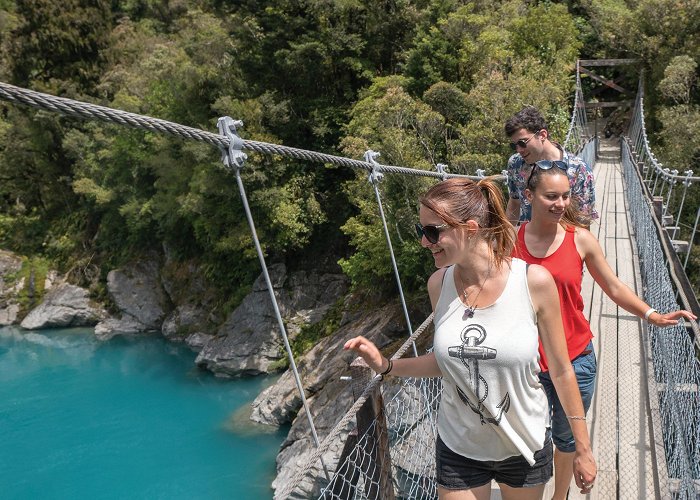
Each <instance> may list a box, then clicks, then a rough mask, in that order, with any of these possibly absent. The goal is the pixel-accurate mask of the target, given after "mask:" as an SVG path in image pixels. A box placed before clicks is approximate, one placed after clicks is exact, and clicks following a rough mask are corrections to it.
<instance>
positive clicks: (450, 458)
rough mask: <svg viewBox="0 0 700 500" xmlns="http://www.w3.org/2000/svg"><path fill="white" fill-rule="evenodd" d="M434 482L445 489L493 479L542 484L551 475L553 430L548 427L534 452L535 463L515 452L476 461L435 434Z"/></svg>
mask: <svg viewBox="0 0 700 500" xmlns="http://www.w3.org/2000/svg"><path fill="white" fill-rule="evenodd" d="M435 465H436V470H437V484H438V485H440V486H442V487H443V488H445V489H448V490H468V489H471V488H478V487H479V486H483V485H485V484H487V483H489V482H491V480H492V479H495V480H496V482H497V483H503V484H506V485H508V486H511V487H513V488H527V487H531V486H538V485H540V484H545V483H546V482H547V481H549V479H550V478H551V477H552V471H553V464H552V433H551V431H550V430H549V429H547V434H546V435H545V441H544V447H543V448H542V449H541V450H538V451H536V452H535V464H534V465H530V464H529V463H528V462H527V460H525V457H523V456H522V455H517V456H514V457H509V458H506V459H505V460H500V461H493V460H486V461H479V460H472V459H471V458H467V457H463V456H462V455H459V454H457V453H455V452H454V451H452V450H450V449H449V448H448V447H447V445H446V444H445V443H443V441H442V439H440V436H439V435H438V438H437V443H436V444H435Z"/></svg>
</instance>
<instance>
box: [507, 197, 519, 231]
mask: <svg viewBox="0 0 700 500" xmlns="http://www.w3.org/2000/svg"><path fill="white" fill-rule="evenodd" d="M506 217H508V220H509V221H510V223H511V224H513V225H514V226H517V225H518V222H519V221H520V200H518V199H516V198H508V205H506Z"/></svg>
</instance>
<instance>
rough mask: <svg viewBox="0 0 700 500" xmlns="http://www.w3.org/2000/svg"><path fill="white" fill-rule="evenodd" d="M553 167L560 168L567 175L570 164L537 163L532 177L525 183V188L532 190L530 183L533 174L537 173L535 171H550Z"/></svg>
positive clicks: (541, 161)
mask: <svg viewBox="0 0 700 500" xmlns="http://www.w3.org/2000/svg"><path fill="white" fill-rule="evenodd" d="M552 167H557V168H560V169H562V170H563V171H564V173H567V170H568V169H569V164H568V163H566V162H565V161H562V160H540V161H536V162H535V164H534V165H533V167H532V171H531V172H530V176H529V177H528V178H527V182H526V183H525V187H526V188H530V181H531V180H532V174H534V173H535V169H538V168H539V169H540V170H549V169H550V168H552Z"/></svg>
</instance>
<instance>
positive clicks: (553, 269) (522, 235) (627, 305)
mask: <svg viewBox="0 0 700 500" xmlns="http://www.w3.org/2000/svg"><path fill="white" fill-rule="evenodd" d="M566 169H567V165H566V164H565V163H563V162H537V163H535V166H534V167H533V170H532V173H531V175H530V176H529V177H528V178H527V180H526V185H527V186H526V189H525V197H526V199H527V201H528V205H529V206H530V207H531V208H532V220H531V221H530V222H525V223H523V224H522V225H520V227H519V228H518V229H517V244H516V248H515V251H514V254H513V255H514V256H515V257H518V258H520V259H522V260H524V261H525V262H528V263H529V264H539V265H541V266H544V267H545V268H546V269H547V270H548V271H549V272H550V273H551V274H552V276H553V277H554V281H555V283H556V285H557V289H558V292H559V303H560V305H561V316H562V318H563V321H564V331H565V334H566V344H567V349H568V357H569V359H570V360H571V363H572V365H573V367H574V372H575V373H576V377H577V380H578V385H579V392H580V393H581V397H582V398H583V404H584V409H585V411H586V412H587V411H588V408H589V406H590V404H591V399H592V397H593V390H594V388H595V376H596V357H595V353H594V352H593V343H592V342H591V339H592V337H593V333H591V328H590V325H589V324H588V321H587V320H586V318H585V316H584V314H583V299H582V298H581V280H582V273H583V264H584V263H585V264H586V267H587V268H588V272H589V273H590V274H591V277H592V278H593V279H594V280H595V282H596V283H598V285H599V286H600V287H601V289H602V290H603V291H604V292H605V294H606V295H607V296H608V297H610V298H611V299H612V300H613V301H614V302H615V303H616V304H617V305H618V306H620V307H622V308H623V309H625V310H626V311H629V312H630V313H632V314H634V315H636V316H639V317H640V318H644V319H645V320H647V321H648V322H649V323H652V324H654V325H656V326H669V325H675V324H676V323H677V322H678V319H679V318H686V319H689V320H690V319H697V318H696V317H695V316H694V315H693V314H692V313H690V312H688V311H673V312H669V313H666V314H661V313H659V312H657V311H656V310H655V309H653V308H651V307H650V306H649V305H648V304H646V303H645V302H644V301H643V300H642V299H640V298H639V297H637V295H635V293H634V292H633V291H632V290H631V289H630V288H629V287H628V286H627V285H625V284H624V283H622V282H621V281H620V280H619V279H618V277H617V276H616V275H615V273H614V272H613V270H612V269H611V268H610V266H609V265H608V262H607V261H606V260H605V256H604V255H603V250H602V249H601V247H600V244H599V243H598V240H597V239H596V238H595V236H593V234H591V232H590V231H588V229H585V228H584V227H583V226H586V222H587V220H586V216H585V214H582V213H581V212H580V211H579V210H578V209H577V208H576V207H575V202H574V199H573V196H572V195H571V186H570V184H569V180H568V178H567V172H566ZM542 347H543V346H540V365H541V367H542V372H541V373H540V374H539V377H540V381H541V382H542V385H543V386H544V387H545V390H546V392H547V396H548V398H549V401H550V405H551V407H552V435H553V439H554V446H555V448H556V449H555V452H554V482H555V492H554V497H553V498H555V499H563V498H566V496H567V491H568V488H569V484H571V470H572V468H571V465H572V461H573V460H574V457H575V454H574V453H573V452H574V450H575V446H576V442H575V440H574V437H575V435H572V432H571V431H572V429H571V428H570V427H569V422H568V421H567V418H566V415H567V414H568V412H566V407H565V408H564V409H562V405H561V404H560V401H559V399H558V398H557V394H559V395H561V393H560V391H559V390H558V389H556V388H555V387H554V386H553V385H552V380H553V379H552V373H551V368H550V366H549V356H548V355H547V353H546V349H544V350H543V348H542ZM544 347H545V348H546V346H544Z"/></svg>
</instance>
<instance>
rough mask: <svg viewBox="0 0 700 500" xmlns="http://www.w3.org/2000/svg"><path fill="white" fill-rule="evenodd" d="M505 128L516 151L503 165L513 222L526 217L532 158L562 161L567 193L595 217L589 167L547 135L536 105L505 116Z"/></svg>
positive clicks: (529, 213) (581, 208)
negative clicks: (508, 116)
mask: <svg viewBox="0 0 700 500" xmlns="http://www.w3.org/2000/svg"><path fill="white" fill-rule="evenodd" d="M505 131H506V135H507V136H508V137H510V141H511V143H510V145H511V147H512V148H513V151H515V152H516V153H515V154H514V155H513V156H511V157H510V158H509V159H508V167H507V171H508V193H509V195H510V197H509V199H508V206H507V207H506V213H507V215H508V219H509V220H510V221H511V222H512V223H513V225H517V224H518V222H520V221H527V220H530V215H531V207H530V203H529V202H528V201H527V198H526V197H525V194H524V193H525V189H526V187H527V186H526V184H527V181H528V179H529V178H530V174H531V173H532V169H533V168H534V165H535V162H538V161H540V160H550V161H557V160H558V161H559V162H560V163H558V165H562V168H563V166H566V173H567V174H568V176H569V181H570V183H571V197H572V198H573V199H575V200H576V201H577V202H578V208H579V209H580V210H581V211H582V212H584V213H586V214H587V215H588V216H589V217H590V218H591V220H593V219H597V218H598V212H596V210H595V186H594V181H593V171H592V170H591V168H590V167H589V166H588V165H586V163H585V162H584V161H583V160H582V159H581V158H579V157H578V156H574V155H572V154H570V153H568V152H566V151H564V148H563V147H561V146H560V145H559V144H557V143H556V142H552V141H551V140H550V139H549V131H548V130H547V124H546V123H545V121H544V118H543V117H542V115H541V114H540V113H539V111H537V109H535V108H533V107H532V106H528V107H526V108H524V109H523V110H522V111H520V112H518V113H517V114H515V115H514V116H512V117H511V118H509V119H508V121H506V125H505ZM546 163H548V162H546Z"/></svg>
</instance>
